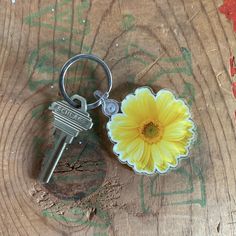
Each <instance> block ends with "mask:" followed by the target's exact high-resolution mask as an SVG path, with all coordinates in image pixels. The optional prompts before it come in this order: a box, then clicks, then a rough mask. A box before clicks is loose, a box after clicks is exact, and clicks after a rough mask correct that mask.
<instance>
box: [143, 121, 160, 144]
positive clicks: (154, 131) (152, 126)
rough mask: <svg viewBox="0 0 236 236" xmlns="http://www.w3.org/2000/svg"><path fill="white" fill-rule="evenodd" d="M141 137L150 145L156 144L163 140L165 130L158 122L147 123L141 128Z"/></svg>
mask: <svg viewBox="0 0 236 236" xmlns="http://www.w3.org/2000/svg"><path fill="white" fill-rule="evenodd" d="M139 133H140V135H141V137H142V138H143V139H144V140H145V141H147V142H148V143H155V142H157V141H159V140H160V139H161V138H162V134H163V129H162V127H161V125H160V124H159V123H158V122H155V121H153V120H149V121H145V122H143V124H142V125H141V126H140V128H139Z"/></svg>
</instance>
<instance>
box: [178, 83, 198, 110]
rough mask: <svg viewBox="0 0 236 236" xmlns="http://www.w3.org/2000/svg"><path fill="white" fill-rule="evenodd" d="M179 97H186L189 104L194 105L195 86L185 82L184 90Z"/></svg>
mask: <svg viewBox="0 0 236 236" xmlns="http://www.w3.org/2000/svg"><path fill="white" fill-rule="evenodd" d="M179 98H184V99H185V100H186V101H187V103H188V105H189V106H192V105H193V103H194V102H195V88H194V86H193V85H192V84H191V83H189V82H184V90H183V92H182V93H181V94H180V96H179Z"/></svg>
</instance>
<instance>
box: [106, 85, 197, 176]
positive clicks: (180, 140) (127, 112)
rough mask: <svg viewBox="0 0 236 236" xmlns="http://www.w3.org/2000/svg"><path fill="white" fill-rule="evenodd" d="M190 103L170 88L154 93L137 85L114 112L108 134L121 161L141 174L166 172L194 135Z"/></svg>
mask: <svg viewBox="0 0 236 236" xmlns="http://www.w3.org/2000/svg"><path fill="white" fill-rule="evenodd" d="M194 127H195V126H194V123H193V121H192V119H191V114H190V111H189V108H188V106H187V105H186V104H185V102H184V101H183V100H181V99H178V98H176V97H175V96H174V94H173V93H172V92H170V91H168V90H165V89H162V90H160V91H159V92H158V93H157V94H154V93H153V92H152V90H151V89H150V88H148V87H141V88H138V89H136V91H135V93H134V94H130V95H128V96H126V98H125V99H124V100H123V101H122V103H121V113H116V114H113V115H111V117H110V120H109V122H108V123H107V129H108V135H109V137H110V139H111V141H112V142H113V143H114V147H113V151H114V153H115V154H116V155H117V156H118V159H119V160H120V161H121V162H122V163H126V164H128V165H129V166H130V167H132V168H133V169H134V171H135V172H138V173H142V174H154V173H166V172H167V171H168V170H169V169H170V167H176V166H177V164H178V159H179V158H182V157H186V156H187V155H188V151H189V147H190V145H191V143H192V140H193V138H194Z"/></svg>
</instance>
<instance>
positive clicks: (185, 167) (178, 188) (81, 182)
mask: <svg viewBox="0 0 236 236" xmlns="http://www.w3.org/2000/svg"><path fill="white" fill-rule="evenodd" d="M221 4H222V0H197V1H194V0H159V1H157V0H145V1H139V0H133V1H124V0H104V1H92V0H60V1H59V0H56V1H52V0H48V1H41V0H37V1H19V0H16V1H15V3H14V1H7V0H2V1H1V8H0V22H1V24H0V37H1V41H0V61H1V63H0V168H1V170H0V209H1V211H0V235H4V236H5V235H45V234H47V235H93V236H105V235H161V236H165V235H235V234H236V231H235V230H236V229H235V222H236V206H235V194H236V191H235V171H236V168H235V167H236V160H235V153H236V145H235V144H236V141H235V140H236V139H235V136H236V133H235V118H234V111H235V100H234V99H233V96H232V95H231V92H230V90H231V79H230V76H229V74H228V66H229V65H228V62H229V56H230V49H231V50H232V51H233V53H235V52H236V51H235V48H236V40H235V34H234V32H233V28H232V24H231V23H230V22H229V21H227V20H226V18H225V16H223V15H220V14H219V12H218V10H217V7H218V6H220V5H221ZM77 53H93V54H96V55H98V56H100V57H101V58H103V59H104V60H105V61H106V62H107V63H108V64H109V66H110V68H111V69H112V73H113V78H114V88H113V91H112V93H111V97H113V98H115V99H117V100H121V99H123V98H124V97H125V96H126V94H128V93H131V92H133V91H134V89H135V88H136V87H138V86H140V85H149V86H151V87H152V88H153V89H154V90H155V91H158V90H159V89H160V88H168V89H171V90H173V91H174V92H175V93H176V94H178V95H179V96H180V97H182V98H184V99H186V101H187V102H188V104H189V106H190V107H191V109H192V113H193V115H194V120H195V122H196V124H197V127H198V130H197V132H198V137H197V139H196V141H195V143H194V147H193V149H192V152H191V154H190V159H186V160H183V161H181V163H180V166H179V168H178V169H176V170H173V171H171V172H170V173H169V174H167V175H162V176H158V175H157V176H153V177H148V176H140V175H137V174H134V172H133V171H132V170H131V169H130V168H128V167H126V166H124V165H122V164H121V163H120V162H119V161H117V159H116V157H115V156H114V155H113V154H112V152H111V150H112V144H111V143H110V142H109V140H108V138H107V134H106V129H105V124H106V122H107V119H106V118H105V117H104V116H103V115H102V113H101V111H99V109H97V110H94V111H93V112H92V114H91V115H92V117H93V119H94V121H95V126H94V129H93V130H92V131H91V132H88V133H85V134H83V135H81V136H80V137H79V139H78V140H77V142H76V143H75V144H73V145H71V146H70V147H69V149H68V150H67V151H66V153H65V156H64V158H63V159H62V160H61V162H60V164H59V166H58V167H57V169H56V172H55V175H54V178H53V181H52V182H51V183H50V185H49V186H47V187H45V186H42V185H41V184H40V183H38V182H37V175H38V172H39V170H40V166H41V162H42V159H43V157H44V155H45V153H47V152H48V151H47V150H48V149H49V148H50V147H52V142H53V136H52V116H51V114H50V111H48V109H47V107H48V105H49V104H50V102H52V101H55V100H58V99H62V98H61V96H60V93H59V89H58V75H59V71H60V68H61V66H62V65H63V64H64V63H65V61H66V60H67V59H68V58H69V57H71V56H72V55H75V54H77ZM160 55H162V56H161V58H160V59H159V60H156V59H157V58H159V57H160ZM154 62H155V63H154ZM150 65H152V66H150ZM149 69H150V70H149ZM105 86H106V84H105V80H104V77H103V74H102V72H101V70H99V68H97V67H96V65H94V64H91V63H81V64H79V65H76V66H73V68H72V69H71V71H70V72H69V74H68V78H67V89H68V91H69V92H70V93H71V94H72V93H75V92H79V93H80V94H81V95H82V96H85V97H86V98H88V100H89V101H91V100H92V99H93V96H92V92H93V91H94V89H96V88H101V89H104V88H105Z"/></svg>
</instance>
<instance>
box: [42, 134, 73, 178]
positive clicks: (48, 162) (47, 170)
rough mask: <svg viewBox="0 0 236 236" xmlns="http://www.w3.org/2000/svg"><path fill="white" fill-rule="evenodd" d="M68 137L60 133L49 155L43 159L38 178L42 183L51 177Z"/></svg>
mask: <svg viewBox="0 0 236 236" xmlns="http://www.w3.org/2000/svg"><path fill="white" fill-rule="evenodd" d="M68 141H69V140H68V137H67V136H66V135H65V134H63V133H61V134H60V136H59V137H58V139H57V140H56V142H55V145H54V148H53V150H52V152H51V153H50V156H49V157H48V158H46V159H45V163H44V165H43V166H42V169H41V172H40V175H39V180H40V181H41V182H42V183H48V182H49V181H50V179H51V177H52V174H53V172H54V170H55V168H56V166H57V163H58V162H59V160H60V159H61V156H62V154H63V152H64V150H65V148H66V145H67V144H68Z"/></svg>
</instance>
